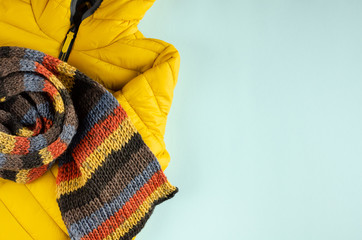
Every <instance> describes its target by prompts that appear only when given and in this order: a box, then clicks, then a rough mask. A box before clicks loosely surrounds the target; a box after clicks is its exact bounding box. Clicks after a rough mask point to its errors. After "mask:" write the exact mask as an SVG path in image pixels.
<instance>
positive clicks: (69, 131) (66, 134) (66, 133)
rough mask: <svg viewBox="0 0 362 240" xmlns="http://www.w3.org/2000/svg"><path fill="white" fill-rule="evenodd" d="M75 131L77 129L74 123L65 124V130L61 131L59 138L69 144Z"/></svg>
mask: <svg viewBox="0 0 362 240" xmlns="http://www.w3.org/2000/svg"><path fill="white" fill-rule="evenodd" d="M75 133H76V130H75V127H74V126H73V125H64V126H63V131H62V132H61V133H60V135H59V138H60V139H61V140H62V141H63V142H65V143H66V144H69V143H70V142H71V141H72V138H73V137H74V135H75Z"/></svg>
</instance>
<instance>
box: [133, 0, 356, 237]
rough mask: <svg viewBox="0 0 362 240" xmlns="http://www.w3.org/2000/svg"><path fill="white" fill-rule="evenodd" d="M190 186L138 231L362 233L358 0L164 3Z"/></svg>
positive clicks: (175, 143) (179, 148) (151, 33)
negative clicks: (177, 64)
mask: <svg viewBox="0 0 362 240" xmlns="http://www.w3.org/2000/svg"><path fill="white" fill-rule="evenodd" d="M140 30H141V31H142V32H143V33H144V35H145V36H147V37H151V38H158V39H162V40H164V41H167V42H170V43H172V44H173V45H174V46H175V47H176V48H177V49H178V50H179V52H180V54H181V69H180V74H179V80H178V83H177V86H176V89H175V95H174V101H173V105H172V107H171V112H170V114H169V118H168V123H167V129H166V136H165V137H166V146H167V148H168V150H169V152H170V154H171V163H170V165H169V167H168V169H167V170H166V174H167V176H168V178H169V180H170V181H171V182H172V183H173V184H174V185H176V186H178V187H179V189H180V192H179V193H178V194H177V195H176V196H175V198H173V199H172V200H170V201H167V202H165V203H163V204H161V205H159V206H158V207H156V210H155V212H154V214H153V216H152V217H151V219H150V221H149V222H148V223H147V224H146V227H145V228H144V230H143V231H142V232H141V233H140V234H139V236H138V240H189V239H191V240H194V239H197V240H204V239H205V240H209V239H210V240H219V239H228V240H234V239H237V240H239V239H240V240H241V239H242V240H361V239H362V188H361V186H362V162H361V160H362V112H361V104H362V48H361V46H362V1H349V0H341V1H337V0H329V1H327V0H325V1H320V0H313V1H312V0H289V1H287V0H284V1H282V0H264V1H261V0H239V1H237V0H233V1H231V0H228V1H216V0H214V1H211V0H209V1H206V0H198V1H195V0H182V1H181V0H157V1H156V2H155V4H154V6H153V7H152V8H151V9H150V10H149V11H148V12H147V14H146V16H145V17H144V19H143V20H142V22H141V24H140Z"/></svg>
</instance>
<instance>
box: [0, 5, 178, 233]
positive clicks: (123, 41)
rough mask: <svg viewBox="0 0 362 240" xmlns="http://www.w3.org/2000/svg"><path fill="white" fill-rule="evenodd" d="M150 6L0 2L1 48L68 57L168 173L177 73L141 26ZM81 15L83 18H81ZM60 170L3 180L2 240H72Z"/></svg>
mask: <svg viewBox="0 0 362 240" xmlns="http://www.w3.org/2000/svg"><path fill="white" fill-rule="evenodd" d="M152 4H153V1H152V0H117V1H115V0H103V1H102V0H88V1H87V2H85V1H84V0H78V1H77V0H0V46H20V47H26V48H31V49H35V50H39V51H42V52H45V53H47V54H49V55H52V56H54V57H60V58H63V60H65V61H67V62H68V63H69V64H71V65H73V66H75V67H76V68H78V69H79V70H80V71H82V72H84V73H85V74H87V75H88V76H90V77H91V78H92V79H94V80H96V81H98V82H100V83H101V84H103V86H105V87H106V88H107V89H108V90H109V91H110V92H111V93H112V94H113V95H114V96H115V97H116V98H117V100H118V101H119V102H120V104H121V105H122V107H123V108H124V109H125V110H126V112H127V114H128V115H129V117H130V118H131V120H132V121H133V123H134V124H135V126H136V128H137V130H138V131H139V133H140V134H141V135H142V137H143V139H144V141H145V143H146V144H147V145H148V146H149V147H150V149H151V150H152V152H153V153H154V154H155V155H156V157H157V158H158V160H159V162H160V164H161V167H162V169H165V168H166V167H167V165H168V163H169V161H170V156H169V154H168V152H167V150H166V147H165V143H164V139H163V136H164V133H165V126H166V119H167V114H168V112H169V110H170V107H171V102H172V98H173V90H174V87H175V84H176V81H177V74H178V69H179V60H180V59H179V54H178V52H177V50H176V49H175V48H174V47H173V46H172V45H170V44H168V43H166V42H163V41H161V40H157V39H150V38H145V37H144V36H143V35H142V33H141V32H140V31H139V30H138V28H137V25H138V23H139V21H140V20H141V19H142V17H143V16H144V14H145V12H146V11H147V10H148V9H149V8H150V7H151V6H152ZM79 11H82V13H84V14H83V15H79V14H77V13H79ZM57 170H58V168H57V165H55V166H54V167H53V168H52V169H51V171H48V172H47V173H46V174H45V175H43V176H42V177H41V178H39V179H38V180H36V181H34V182H32V183H30V184H26V185H23V184H16V183H14V182H10V181H8V180H5V179H1V178H0V240H27V239H36V240H43V239H44V240H50V239H51V240H64V239H69V236H68V233H67V230H66V228H65V225H64V223H63V221H62V218H61V215H60V211H59V207H58V205H57V202H56V200H55V186H56V184H55V178H56V176H57Z"/></svg>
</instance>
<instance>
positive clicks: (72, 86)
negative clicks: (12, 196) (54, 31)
mask: <svg viewBox="0 0 362 240" xmlns="http://www.w3.org/2000/svg"><path fill="white" fill-rule="evenodd" d="M56 162H58V165H59V170H58V176H57V179H56V184H57V187H56V189H57V192H56V198H57V203H58V205H59V208H60V211H61V214H62V218H63V221H64V223H65V225H66V227H67V230H68V233H69V236H70V238H71V239H74V240H75V239H84V240H85V239H107V240H108V239H109V240H112V239H132V237H134V236H135V235H136V234H137V233H138V232H139V231H140V230H141V229H142V228H143V226H144V224H145V223H146V221H147V220H148V218H149V217H150V215H151V213H152V211H153V209H154V207H155V206H156V205H157V204H159V203H161V202H163V201H164V200H166V199H169V198H171V197H173V196H174V194H175V193H176V192H177V191H178V189H177V188H176V187H174V186H172V185H171V184H170V183H169V182H168V180H167V178H166V176H165V175H164V173H163V171H162V170H161V167H160V165H159V163H158V161H157V159H156V157H155V156H154V154H153V153H152V152H151V151H150V149H149V148H148V147H147V145H146V144H145V143H144V141H143V140H142V137H141V135H140V134H139V133H138V132H137V130H136V128H135V127H134V125H133V124H132V122H131V121H130V119H129V117H128V116H127V114H126V112H125V111H124V109H123V108H122V106H120V104H119V103H118V101H117V100H116V99H115V98H114V97H113V95H112V94H111V93H109V92H108V91H107V90H106V89H105V88H104V87H103V86H102V85H100V84H99V83H97V82H95V81H93V80H92V79H90V78H89V77H87V76H86V75H84V74H83V73H81V72H79V71H78V70H77V69H76V68H74V67H72V66H70V65H69V64H67V63H65V62H62V61H60V60H59V59H57V58H54V57H52V56H49V55H46V54H44V53H42V52H39V51H35V50H31V49H26V48H18V47H1V48H0V177H1V178H5V179H9V180H11V181H15V182H17V183H22V184H25V183H30V182H32V181H34V180H36V179H37V178H39V177H40V176H42V175H43V174H44V173H45V172H46V171H47V170H49V169H50V168H51V166H52V165H53V164H54V163H56Z"/></svg>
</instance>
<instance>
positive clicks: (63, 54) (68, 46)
mask: <svg viewBox="0 0 362 240" xmlns="http://www.w3.org/2000/svg"><path fill="white" fill-rule="evenodd" d="M78 27H79V26H78ZM78 27H77V28H76V26H75V25H72V26H71V27H70V29H69V30H68V32H67V35H66V37H65V39H64V42H63V46H62V48H61V51H60V54H59V57H58V58H59V59H60V60H62V61H64V62H66V61H68V58H69V54H70V52H71V50H72V47H73V43H74V40H75V35H76V34H77V31H78Z"/></svg>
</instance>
